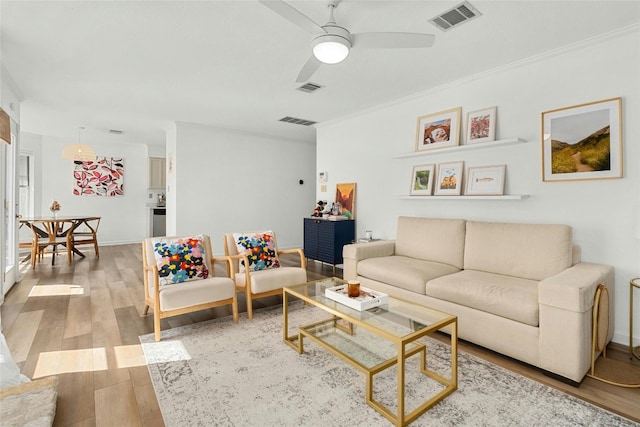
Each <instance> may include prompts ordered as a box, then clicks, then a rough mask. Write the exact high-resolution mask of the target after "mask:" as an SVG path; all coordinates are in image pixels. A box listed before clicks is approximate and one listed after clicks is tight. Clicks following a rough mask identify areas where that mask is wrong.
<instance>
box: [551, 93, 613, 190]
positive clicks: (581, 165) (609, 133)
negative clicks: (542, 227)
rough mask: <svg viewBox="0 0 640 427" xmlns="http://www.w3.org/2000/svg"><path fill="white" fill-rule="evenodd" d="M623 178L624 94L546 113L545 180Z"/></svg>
mask: <svg viewBox="0 0 640 427" xmlns="http://www.w3.org/2000/svg"><path fill="white" fill-rule="evenodd" d="M607 178H622V98H611V99H605V100H602V101H596V102H589V103H586V104H580V105H574V106H572V107H565V108H558V109H556V110H550V111H545V112H543V113H542V180H543V181H575V180H584V179H607Z"/></svg>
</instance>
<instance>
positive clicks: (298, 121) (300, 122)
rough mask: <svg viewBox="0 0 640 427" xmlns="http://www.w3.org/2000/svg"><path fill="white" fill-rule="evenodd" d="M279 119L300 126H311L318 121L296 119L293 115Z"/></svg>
mask: <svg viewBox="0 0 640 427" xmlns="http://www.w3.org/2000/svg"><path fill="white" fill-rule="evenodd" d="M280 121H281V122H285V123H292V124H294V125H302V126H311V125H315V124H316V123H318V122H312V121H311V120H305V119H296V118H295V117H289V116H287V117H283V118H281V119H280Z"/></svg>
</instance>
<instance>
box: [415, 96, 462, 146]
mask: <svg viewBox="0 0 640 427" xmlns="http://www.w3.org/2000/svg"><path fill="white" fill-rule="evenodd" d="M461 110H462V109H461V108H460V107H457V108H452V109H451V110H446V111H441V112H439V113H433V114H428V115H426V116H422V117H418V130H417V132H416V134H417V135H416V151H424V150H433V149H436V148H444V147H453V146H456V145H458V144H459V141H460V130H459V129H460V113H461Z"/></svg>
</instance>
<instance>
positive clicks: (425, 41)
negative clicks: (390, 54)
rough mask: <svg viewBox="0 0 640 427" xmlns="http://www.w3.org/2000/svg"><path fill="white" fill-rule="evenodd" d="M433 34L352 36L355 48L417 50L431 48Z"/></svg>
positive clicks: (361, 34)
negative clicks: (418, 48)
mask: <svg viewBox="0 0 640 427" xmlns="http://www.w3.org/2000/svg"><path fill="white" fill-rule="evenodd" d="M435 38H436V37H435V36H434V35H433V34H420V33H357V34H351V40H352V43H353V46H354V47H356V46H357V47H373V48H417V47H431V46H433V41H434V40H435Z"/></svg>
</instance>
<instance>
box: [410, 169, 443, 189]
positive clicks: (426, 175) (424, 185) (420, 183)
mask: <svg viewBox="0 0 640 427" xmlns="http://www.w3.org/2000/svg"><path fill="white" fill-rule="evenodd" d="M435 166H436V165H433V164H431V165H421V166H414V167H413V174H412V175H411V190H410V191H409V194H410V195H411V196H430V195H431V189H432V188H433V173H434V170H435Z"/></svg>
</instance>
